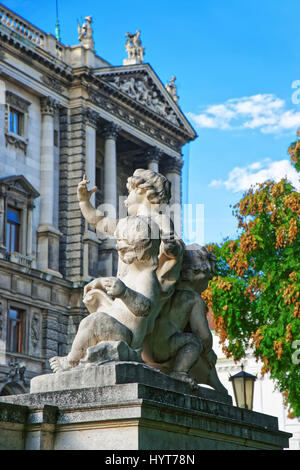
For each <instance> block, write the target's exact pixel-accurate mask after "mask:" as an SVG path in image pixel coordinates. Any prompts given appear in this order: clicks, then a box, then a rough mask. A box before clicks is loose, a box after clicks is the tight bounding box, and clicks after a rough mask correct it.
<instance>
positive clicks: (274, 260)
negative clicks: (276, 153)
mask: <svg viewBox="0 0 300 470" xmlns="http://www.w3.org/2000/svg"><path fill="white" fill-rule="evenodd" d="M289 153H290V155H291V159H292V162H293V164H294V167H295V168H296V169H297V171H299V170H300V168H299V166H300V165H299V161H300V159H299V155H300V141H299V140H297V142H295V143H293V144H292V145H291V147H290V148H289ZM233 213H234V215H235V216H236V217H237V219H238V221H239V228H240V236H239V237H238V238H237V239H236V240H227V241H225V242H224V243H223V244H221V245H211V246H208V248H209V249H210V250H211V251H213V252H214V254H215V255H216V256H217V259H218V268H217V275H216V276H215V277H214V278H213V279H212V280H211V281H210V283H209V286H208V289H207V290H206V291H205V292H204V293H203V297H204V300H205V301H206V302H207V304H208V305H209V306H211V307H212V310H213V312H214V322H215V328H216V332H217V334H219V336H220V341H221V343H222V344H223V351H224V352H225V354H226V355H227V356H228V357H233V358H234V359H235V360H240V359H241V358H242V357H244V356H245V354H246V351H248V350H249V348H251V349H252V351H253V353H254V355H255V356H256V358H257V359H259V360H261V361H262V362H263V364H264V365H263V368H262V374H264V373H266V372H269V373H270V376H271V378H272V379H274V380H275V383H276V386H277V388H278V389H279V390H280V391H281V392H282V393H283V394H284V396H285V399H286V404H287V405H288V406H289V412H290V416H300V360H299V359H300V353H299V355H297V349H298V350H300V341H299V345H297V344H296V340H300V296H299V291H300V289H299V287H300V274H299V260H300V243H299V242H300V222H299V217H300V194H299V192H297V191H296V190H295V188H293V186H291V184H290V183H289V182H288V181H286V180H284V179H283V180H281V181H280V182H279V183H275V182H272V181H266V182H264V183H263V184H260V185H257V186H256V187H254V188H251V189H250V190H249V191H248V192H247V193H246V194H245V195H244V196H243V198H242V199H241V201H240V202H239V203H238V204H237V205H236V206H235V207H234V211H233ZM297 362H299V363H297Z"/></svg>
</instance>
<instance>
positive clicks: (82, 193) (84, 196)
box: [77, 175, 97, 202]
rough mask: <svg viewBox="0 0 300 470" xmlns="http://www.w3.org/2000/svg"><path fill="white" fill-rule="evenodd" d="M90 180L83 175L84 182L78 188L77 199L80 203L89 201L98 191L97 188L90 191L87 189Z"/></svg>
mask: <svg viewBox="0 0 300 470" xmlns="http://www.w3.org/2000/svg"><path fill="white" fill-rule="evenodd" d="M89 183H90V180H87V179H86V175H83V180H82V181H80V183H79V184H78V186H77V198H78V201H79V202H85V201H89V200H90V198H91V195H92V194H93V193H94V192H95V191H97V186H94V187H93V188H92V189H91V190H90V191H89V190H88V189H87V185H88V184H89Z"/></svg>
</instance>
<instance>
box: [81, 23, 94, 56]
mask: <svg viewBox="0 0 300 470" xmlns="http://www.w3.org/2000/svg"><path fill="white" fill-rule="evenodd" d="M84 19H85V21H86V23H83V25H82V26H81V25H80V23H78V40H79V41H80V42H81V44H82V45H83V47H85V48H86V49H94V39H93V29H92V26H91V24H92V21H93V19H92V17H91V16H86V17H85V18H84Z"/></svg>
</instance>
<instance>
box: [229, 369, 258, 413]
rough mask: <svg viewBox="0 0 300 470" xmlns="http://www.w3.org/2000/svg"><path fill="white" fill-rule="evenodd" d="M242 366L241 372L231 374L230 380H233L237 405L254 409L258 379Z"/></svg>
mask: <svg viewBox="0 0 300 470" xmlns="http://www.w3.org/2000/svg"><path fill="white" fill-rule="evenodd" d="M241 367H242V370H241V372H238V373H237V374H235V375H231V376H230V377H229V380H230V382H232V387H233V392H234V398H235V402H236V406H238V407H239V408H246V409H247V410H252V408H253V391H254V382H255V380H256V376H255V375H251V374H248V372H245V371H244V366H241Z"/></svg>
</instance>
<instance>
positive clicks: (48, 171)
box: [40, 96, 56, 227]
mask: <svg viewBox="0 0 300 470" xmlns="http://www.w3.org/2000/svg"><path fill="white" fill-rule="evenodd" d="M55 107H56V102H55V101H54V100H53V99H52V98H51V97H50V96H48V97H45V98H42V99H41V114H42V129H41V170H40V176H41V180H40V224H41V225H48V226H51V227H52V226H53V206H54V205H53V202H54V110H55Z"/></svg>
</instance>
